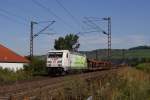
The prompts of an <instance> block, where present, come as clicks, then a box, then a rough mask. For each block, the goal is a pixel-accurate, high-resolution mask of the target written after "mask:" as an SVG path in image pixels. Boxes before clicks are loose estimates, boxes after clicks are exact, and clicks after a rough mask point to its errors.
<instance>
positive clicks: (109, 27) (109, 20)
mask: <svg viewBox="0 0 150 100" xmlns="http://www.w3.org/2000/svg"><path fill="white" fill-rule="evenodd" d="M108 60H109V61H110V60H111V18H110V17H108Z"/></svg>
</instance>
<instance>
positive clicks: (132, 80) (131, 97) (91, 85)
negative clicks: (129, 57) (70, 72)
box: [49, 68, 150, 100]
mask: <svg viewBox="0 0 150 100" xmlns="http://www.w3.org/2000/svg"><path fill="white" fill-rule="evenodd" d="M68 80H69V84H68V83H66V84H65V85H64V86H63V87H62V88H61V89H59V90H57V91H56V92H53V93H51V94H49V97H50V98H51V100H86V99H87V98H88V97H89V96H92V98H93V100H150V74H148V73H145V72H143V71H140V70H137V69H135V68H124V69H123V70H122V71H120V72H119V73H114V74H108V75H106V76H105V77H103V78H96V79H93V80H88V81H87V80H83V79H82V78H80V77H71V78H69V79H66V80H65V81H66V82H68Z"/></svg>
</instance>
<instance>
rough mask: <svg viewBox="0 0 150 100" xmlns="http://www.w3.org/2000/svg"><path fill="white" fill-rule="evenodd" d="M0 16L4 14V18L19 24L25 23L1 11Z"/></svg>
mask: <svg viewBox="0 0 150 100" xmlns="http://www.w3.org/2000/svg"><path fill="white" fill-rule="evenodd" d="M0 16H2V17H3V18H5V19H8V20H10V21H12V22H14V23H18V24H22V25H25V23H24V22H20V21H18V20H16V19H14V18H12V17H10V16H7V15H5V14H2V13H0Z"/></svg>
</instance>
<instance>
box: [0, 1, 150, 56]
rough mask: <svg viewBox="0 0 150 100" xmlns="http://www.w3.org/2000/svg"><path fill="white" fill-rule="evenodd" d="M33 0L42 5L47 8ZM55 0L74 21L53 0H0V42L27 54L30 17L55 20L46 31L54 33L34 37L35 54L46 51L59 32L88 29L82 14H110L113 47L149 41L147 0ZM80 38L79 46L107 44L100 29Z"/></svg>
mask: <svg viewBox="0 0 150 100" xmlns="http://www.w3.org/2000/svg"><path fill="white" fill-rule="evenodd" d="M33 1H37V2H39V3H40V4H42V5H44V7H46V8H48V9H49V11H47V10H46V9H43V8H42V7H40V6H38V5H37V4H35V2H33ZM58 1H59V2H60V3H61V4H62V5H63V6H64V7H65V8H66V9H67V10H68V11H69V12H70V13H71V14H72V15H73V16H74V17H75V19H76V20H77V21H74V20H73V19H72V18H71V17H70V16H69V15H68V13H67V12H66V11H65V10H64V9H63V8H62V7H61V6H60V5H59V4H58V3H57V2H56V0H1V3H0V23H1V24H0V43H1V44H3V45H5V46H7V47H8V48H11V49H12V50H14V51H15V52H17V53H19V54H22V55H27V54H29V36H30V21H31V20H33V21H37V22H39V21H48V20H55V21H56V22H55V23H54V24H53V25H52V26H51V27H50V28H49V29H48V30H46V31H45V32H51V33H57V34H55V35H44V34H43V35H40V36H39V37H37V38H36V39H35V40H34V52H35V54H45V53H47V51H48V50H50V49H53V44H54V40H55V39H56V38H58V37H59V36H64V35H66V34H68V33H78V32H84V31H89V29H88V28H87V26H86V25H85V24H84V23H83V21H84V20H85V19H84V17H97V18H103V17H106V16H110V17H111V18H112V48H130V47H132V46H137V45H149V44H150V31H149V30H150V24H149V23H150V20H149V18H150V11H149V10H150V6H149V5H150V1H149V0H58ZM4 10H5V12H4ZM50 10H51V11H52V12H50ZM6 11H7V12H6ZM53 13H55V15H54V14H53ZM56 16H57V17H56ZM78 23H80V24H78ZM95 23H96V24H97V25H99V26H100V27H101V28H102V29H104V30H105V29H106V28H107V27H106V25H107V23H104V22H99V21H98V22H95ZM45 25H47V24H38V25H35V27H34V31H35V33H36V32H38V31H39V30H40V29H41V28H42V27H44V26H45ZM81 26H83V27H84V28H81ZM79 41H80V43H81V47H80V50H93V49H98V48H107V37H106V36H105V35H104V34H102V33H100V32H94V33H89V34H84V35H81V36H80V40H79Z"/></svg>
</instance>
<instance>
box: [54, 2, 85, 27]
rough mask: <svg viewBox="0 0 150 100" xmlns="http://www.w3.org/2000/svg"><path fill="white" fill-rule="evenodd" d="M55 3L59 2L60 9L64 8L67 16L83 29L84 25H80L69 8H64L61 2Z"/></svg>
mask: <svg viewBox="0 0 150 100" xmlns="http://www.w3.org/2000/svg"><path fill="white" fill-rule="evenodd" d="M55 1H56V2H57V4H58V5H59V6H60V7H62V8H63V9H64V10H65V11H66V12H67V14H68V15H69V16H70V17H71V18H72V19H73V20H74V22H75V23H76V24H77V25H78V26H81V28H82V25H80V23H79V22H78V20H77V19H76V17H75V16H73V15H72V14H71V13H70V11H69V10H67V8H65V7H64V6H63V4H62V3H61V2H60V1H59V0H55Z"/></svg>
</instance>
